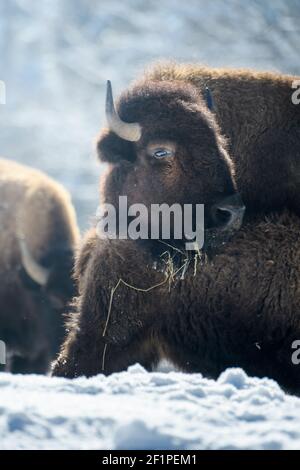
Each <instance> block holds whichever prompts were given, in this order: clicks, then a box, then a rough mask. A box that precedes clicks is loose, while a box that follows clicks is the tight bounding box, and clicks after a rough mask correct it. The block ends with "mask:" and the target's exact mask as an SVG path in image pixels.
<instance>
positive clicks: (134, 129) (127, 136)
mask: <svg viewBox="0 0 300 470" xmlns="http://www.w3.org/2000/svg"><path fill="white" fill-rule="evenodd" d="M105 111H106V119H107V123H108V126H109V128H110V130H112V131H113V132H114V133H115V134H117V135H118V136H119V137H121V139H124V140H129V141H130V142H137V141H138V140H140V138H141V135H142V128H141V126H140V125H139V123H138V122H132V123H128V122H124V121H122V120H121V119H120V117H119V115H118V113H117V111H116V109H115V105H114V99H113V94H112V88H111V82H110V80H107V89H106V105H105Z"/></svg>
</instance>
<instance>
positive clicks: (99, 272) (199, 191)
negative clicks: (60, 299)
mask: <svg viewBox="0 0 300 470" xmlns="http://www.w3.org/2000/svg"><path fill="white" fill-rule="evenodd" d="M207 86H209V88H210V89H211V90H212V92H213V98H211V96H210V95H209V93H208V92H207V89H206V87H207ZM290 86H291V79H290V78H289V77H277V76H276V75H271V74H255V73H252V72H235V71H227V72H224V71H219V72H218V71H216V70H209V69H202V68H192V67H181V66H169V67H165V68H163V67H158V68H156V69H155V70H154V71H151V72H150V73H148V74H147V75H146V78H144V79H142V80H141V81H140V82H137V83H136V84H135V85H134V86H133V87H132V88H131V89H129V90H128V91H127V92H125V93H123V95H121V97H120V100H119V102H118V108H117V109H118V110H117V111H116V110H115V107H114V104H113V100H112V95H111V89H110V86H108V93H107V106H106V111H107V119H108V124H109V129H108V130H105V131H104V132H103V133H102V135H101V136H100V139H99V142H98V151H99V156H100V158H101V160H102V161H106V162H108V163H109V164H110V165H109V168H108V172H107V173H106V174H105V175H104V176H103V178H102V182H101V198H102V201H104V202H110V203H112V204H114V205H116V206H117V201H118V197H119V196H120V195H127V196H128V203H129V204H133V203H135V202H143V203H144V204H145V205H147V206H149V205H150V204H153V203H159V204H162V203H168V204H173V203H175V202H176V203H179V204H181V205H182V204H185V203H191V204H197V203H204V204H205V230H206V242H205V246H204V250H203V251H202V252H201V253H193V254H191V253H187V252H185V251H184V248H183V246H182V245H181V244H180V243H178V242H177V241H175V240H173V239H170V240H169V242H170V243H168V245H169V246H168V247H166V246H165V245H164V244H163V243H161V242H160V241H159V240H158V241H154V240H149V241H142V240H105V241H104V240H100V239H99V237H98V235H97V230H96V229H95V228H94V229H92V230H91V231H90V232H89V233H88V234H87V236H86V239H85V242H84V244H83V246H82V248H81V251H80V254H79V257H78V259H77V263H76V270H75V276H76V278H77V280H78V286H79V297H78V299H77V302H76V310H75V312H74V313H73V314H72V315H70V321H69V325H68V328H69V334H68V336H67V338H66V340H65V342H64V344H63V346H62V350H61V353H60V355H59V357H58V359H57V361H56V362H55V363H54V365H53V374H54V375H59V376H66V377H76V376H78V375H87V376H89V375H93V374H97V373H99V372H103V373H105V374H109V373H111V372H115V371H120V370H122V369H125V368H126V367H128V366H129V365H130V364H132V363H134V362H137V361H138V362H140V363H141V364H143V365H144V366H145V367H146V368H148V369H150V370H151V369H152V368H153V367H155V365H156V364H157V363H158V361H159V360H160V359H162V358H168V359H170V360H172V361H173V363H175V364H176V365H177V366H178V367H179V368H180V369H182V370H186V371H190V372H196V371H197V372H198V371H199V372H202V373H204V374H206V375H208V376H211V377H217V376H218V374H219V373H220V372H221V371H222V370H224V368H226V367H229V366H240V367H243V368H244V369H245V370H246V371H247V372H248V373H249V374H255V375H258V376H263V375H267V376H269V377H273V378H275V379H276V380H278V381H279V383H281V385H283V386H284V387H286V388H287V389H289V390H291V391H299V387H300V371H299V370H298V369H297V366H295V365H294V364H293V363H292V353H293V350H292V343H293V340H294V339H297V338H300V311H299V305H300V303H299V300H300V298H299V297H300V273H299V269H300V268H299V266H300V264H299V261H300V259H299V257H300V250H299V248H300V247H299V244H300V241H299V230H300V220H299V218H298V216H297V214H296V213H294V212H293V210H294V209H295V210H297V207H298V208H299V207H300V205H299V206H298V205H297V201H296V198H297V194H296V191H295V185H296V178H297V176H298V173H297V166H296V163H298V164H299V162H296V159H295V156H296V155H297V152H298V156H299V144H300V140H299V128H298V127H297V126H298V124H299V110H297V109H296V107H295V106H294V105H292V103H291V96H290V95H291V89H290ZM205 96H206V98H208V103H209V104H210V105H211V102H212V99H213V100H214V106H215V107H214V111H215V116H216V117H217V120H218V122H219V125H218V124H217V122H216V119H215V117H214V115H213V114H212V113H211V112H210V111H209V109H208V106H207V105H206V103H205V101H204V99H203V98H204V97H205ZM223 99H224V109H223V108H222V103H223ZM293 106H294V107H293ZM219 126H220V127H221V129H222V131H223V133H225V135H226V136H227V138H229V139H230V140H229V142H227V143H226V141H225V139H224V138H223V137H221V133H220V127H219ZM275 129H276V132H275ZM288 129H289V130H290V133H288ZM283 136H286V137H288V140H287V141H286V142H285V146H284V149H285V150H286V153H282V154H280V149H281V150H283V142H282V141H281V139H282V138H283ZM264 137H265V141H264V140H263V139H264ZM276 138H277V139H278V141H277V143H276ZM292 142H293V143H296V144H297V145H296V146H295V145H294V153H293V152H292V148H291V143H292ZM228 148H229V150H230V153H231V154H232V155H233V160H234V161H235V166H236V179H237V184H236V182H235V173H234V167H233V164H232V162H231V160H230V158H229V156H228ZM270 162H271V163H270ZM293 165H294V166H293ZM292 167H293V169H294V172H292ZM298 168H299V167H298ZM279 175H280V176H281V178H279ZM286 178H288V181H286ZM273 184H274V186H273ZM237 190H238V191H239V192H240V193H242V195H243V199H245V200H246V203H247V204H248V206H249V214H248V219H247V220H246V222H245V224H244V226H243V228H242V229H241V230H239V231H236V229H237V228H239V226H240V223H241V220H242V216H243V209H244V208H243V203H242V200H241V199H240V197H239V195H238V193H237ZM283 194H284V196H283ZM274 211H277V212H274ZM229 235H230V236H231V240H230V241H229V242H228V243H224V241H225V240H226V239H228V238H229Z"/></svg>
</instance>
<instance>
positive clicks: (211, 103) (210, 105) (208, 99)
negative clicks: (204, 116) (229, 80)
mask: <svg viewBox="0 0 300 470" xmlns="http://www.w3.org/2000/svg"><path fill="white" fill-rule="evenodd" d="M205 101H206V105H207V107H208V109H209V110H210V111H213V110H214V107H215V105H214V100H213V96H212V94H211V91H210V89H209V88H208V86H206V87H205Z"/></svg>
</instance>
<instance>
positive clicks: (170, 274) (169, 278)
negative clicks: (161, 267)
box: [102, 252, 187, 371]
mask: <svg viewBox="0 0 300 470" xmlns="http://www.w3.org/2000/svg"><path fill="white" fill-rule="evenodd" d="M166 253H167V254H168V260H167V261H166V262H165V263H166V266H167V268H166V273H165V279H163V280H162V281H161V282H159V283H157V284H154V285H153V286H150V287H147V288H141V287H136V286H133V285H132V284H129V283H128V282H126V281H124V279H122V278H120V279H119V280H118V282H117V283H116V285H115V286H114V287H112V289H111V292H110V298H109V305H108V312H107V317H106V322H105V325H104V329H103V333H102V337H103V338H104V337H105V335H106V332H107V328H108V325H109V321H110V317H111V311H112V305H113V299H114V295H115V293H116V291H117V289H118V288H119V286H120V285H121V284H123V285H124V286H125V287H128V288H129V289H133V290H135V291H137V292H144V293H147V292H150V291H152V290H153V289H156V288H158V287H160V286H162V285H164V284H166V283H167V282H169V292H170V290H171V284H172V282H174V279H175V277H176V275H177V274H178V273H179V272H180V271H181V270H182V269H184V268H185V266H186V263H187V260H185V262H184V264H183V265H182V266H181V267H180V268H178V269H177V270H174V263H173V260H172V257H171V255H170V253H169V252H166ZM107 346H108V344H107V343H106V344H105V346H104V349H103V354H102V371H104V370H105V358H106V351H107Z"/></svg>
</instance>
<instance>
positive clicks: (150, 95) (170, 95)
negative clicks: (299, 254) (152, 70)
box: [97, 81, 244, 246]
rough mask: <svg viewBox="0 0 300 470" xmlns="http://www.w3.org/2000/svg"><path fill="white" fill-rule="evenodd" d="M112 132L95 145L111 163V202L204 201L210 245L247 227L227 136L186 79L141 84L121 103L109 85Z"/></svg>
mask: <svg viewBox="0 0 300 470" xmlns="http://www.w3.org/2000/svg"><path fill="white" fill-rule="evenodd" d="M106 116H107V122H108V129H104V130H103V132H102V133H101V135H100V138H99V140H98V144H97V149H98V154H99V157H100V159H101V161H104V162H108V163H109V166H108V171H107V173H106V174H105V176H104V177H103V178H102V182H101V184H102V188H101V189H102V196H103V199H104V201H103V202H105V203H110V204H113V205H114V206H115V207H117V206H118V198H119V196H121V195H126V196H127V198H128V204H135V203H143V204H144V205H146V206H147V207H150V205H151V204H163V203H165V204H168V205H172V204H174V203H179V204H180V205H183V204H192V205H196V204H204V207H205V209H204V217H205V231H206V237H205V238H206V246H208V245H209V241H210V240H212V239H213V240H214V244H216V240H218V242H217V244H218V243H219V241H221V240H224V238H228V234H229V233H230V234H231V233H232V232H233V231H234V230H236V229H238V228H239V227H240V225H241V222H242V218H243V213H244V205H243V203H242V201H241V199H240V197H239V195H238V194H237V191H236V186H235V182H234V168H233V164H232V161H231V160H230V158H229V155H228V153H227V150H226V142H225V139H224V138H223V137H222V136H221V134H220V130H219V128H218V125H217V123H216V121H215V119H214V116H213V114H212V112H211V111H210V110H209V109H208V106H207V105H206V103H205V101H204V100H203V99H202V97H201V96H199V93H198V92H197V90H196V88H195V87H193V86H192V85H190V84H187V83H182V82H167V81H164V82H157V81H156V82H151V81H145V82H140V83H139V84H136V85H135V86H133V87H132V88H131V89H129V90H128V91H126V92H125V93H123V94H122V95H121V97H120V99H119V101H118V103H117V109H116V108H115V105H114V102H113V97H112V90H111V85H110V82H108V88H107V99H106Z"/></svg>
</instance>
